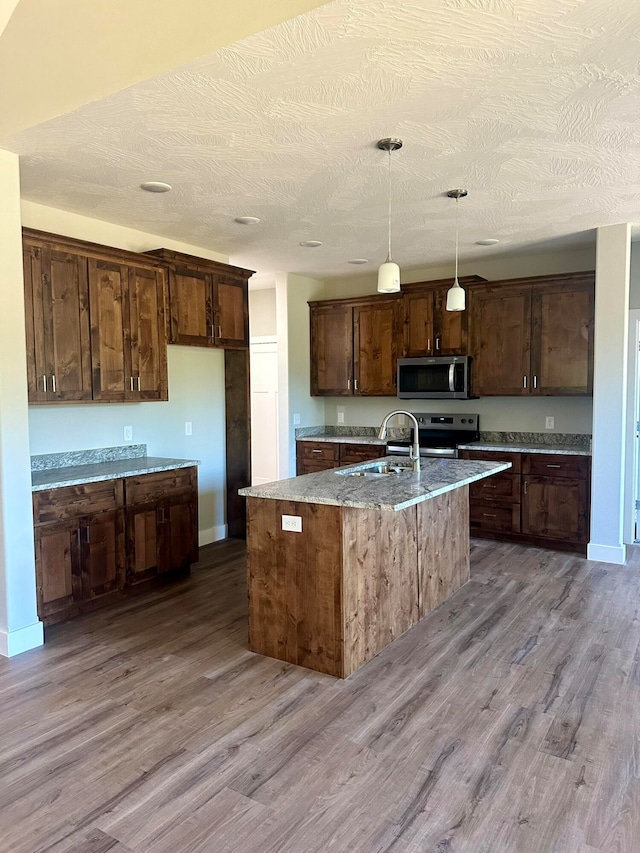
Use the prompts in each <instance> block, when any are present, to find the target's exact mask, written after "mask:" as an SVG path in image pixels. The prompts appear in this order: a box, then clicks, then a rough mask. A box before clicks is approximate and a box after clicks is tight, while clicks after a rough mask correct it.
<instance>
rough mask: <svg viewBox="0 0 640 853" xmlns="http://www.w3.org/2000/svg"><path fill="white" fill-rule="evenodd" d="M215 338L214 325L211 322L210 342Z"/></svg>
mask: <svg viewBox="0 0 640 853" xmlns="http://www.w3.org/2000/svg"><path fill="white" fill-rule="evenodd" d="M215 339H216V330H215V326H214V325H213V323H212V324H211V343H213V342H214V340H215Z"/></svg>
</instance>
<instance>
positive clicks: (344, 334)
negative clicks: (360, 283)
mask: <svg viewBox="0 0 640 853" xmlns="http://www.w3.org/2000/svg"><path fill="white" fill-rule="evenodd" d="M310 317H311V395H312V396H314V397H318V396H326V397H350V396H352V394H353V307H352V306H351V305H343V304H338V305H335V304H326V305H322V304H317V305H314V306H312V308H311V315H310Z"/></svg>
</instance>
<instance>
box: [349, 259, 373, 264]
mask: <svg viewBox="0 0 640 853" xmlns="http://www.w3.org/2000/svg"><path fill="white" fill-rule="evenodd" d="M349 263H350V264H368V263H369V258H351V260H350V261H349Z"/></svg>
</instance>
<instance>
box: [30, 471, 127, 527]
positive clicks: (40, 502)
mask: <svg viewBox="0 0 640 853" xmlns="http://www.w3.org/2000/svg"><path fill="white" fill-rule="evenodd" d="M122 502H123V500H122V480H103V481H101V482H99V483H82V484H80V485H77V486H62V487H61V488H59V489H47V490H46V491H43V492H35V493H34V495H33V519H34V523H35V524H48V523H50V522H53V521H62V520H63V519H66V518H79V517H80V516H83V515H93V514H95V513H97V512H102V511H104V510H109V509H117V508H118V507H119V506H122Z"/></svg>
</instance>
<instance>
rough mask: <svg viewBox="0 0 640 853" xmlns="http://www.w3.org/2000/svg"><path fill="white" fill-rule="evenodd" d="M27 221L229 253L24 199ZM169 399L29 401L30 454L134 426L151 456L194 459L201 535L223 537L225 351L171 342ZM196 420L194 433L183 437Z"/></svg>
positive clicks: (83, 444)
mask: <svg viewBox="0 0 640 853" xmlns="http://www.w3.org/2000/svg"><path fill="white" fill-rule="evenodd" d="M22 218H23V225H25V226H28V227H31V228H38V229H40V230H44V231H51V232H53V233H55V234H64V235H68V236H71V237H77V238H80V239H82V240H90V241H92V242H95V243H102V244H104V245H107V246H116V247H118V248H122V249H129V250H132V251H138V252H139V251H145V250H147V249H154V248H159V247H161V246H164V247H166V248H170V249H174V250H176V251H182V252H187V253H189V254H194V255H197V256H199V257H207V258H211V259H213V260H219V261H222V262H223V263H225V262H226V261H227V259H226V257H225V256H223V255H217V254H215V253H212V252H206V251H205V250H201V249H198V248H197V247H194V246H189V245H186V244H182V243H179V242H176V241H166V240H164V239H163V238H160V237H158V236H157V235H153V234H148V233H145V232H142V231H135V230H133V229H130V228H122V227H121V226H117V225H113V224H111V223H107V222H100V221H99V220H95V219H88V218H87V217H84V216H77V215H76V214H70V213H66V212H65V211H61V210H55V209H53V208H47V207H44V206H42V205H36V204H32V203H30V202H23V205H22ZM168 368H169V402H167V403H157V402H156V403H127V404H125V403H122V404H120V403H111V404H100V403H91V404H85V405H78V406H73V405H71V406H63V405H58V406H31V407H30V408H29V433H30V439H31V453H32V454H39V453H56V452H60V451H64V450H86V449H89V448H95V447H111V446H116V445H122V444H124V440H123V427H124V426H125V425H127V426H133V440H134V442H135V443H146V444H147V447H148V452H149V454H150V455H158V456H169V457H176V458H189V459H197V460H199V461H200V463H201V464H200V466H199V468H198V480H199V529H200V542H201V544H206V543H207V542H212V541H214V540H216V539H221V538H224V536H225V527H224V525H225V509H224V508H225V476H226V468H225V410H224V352H223V351H222V350H208V349H200V348H198V347H180V346H170V347H169V348H168ZM185 421H191V423H192V424H193V434H192V435H191V436H185V431H184V423H185Z"/></svg>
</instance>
